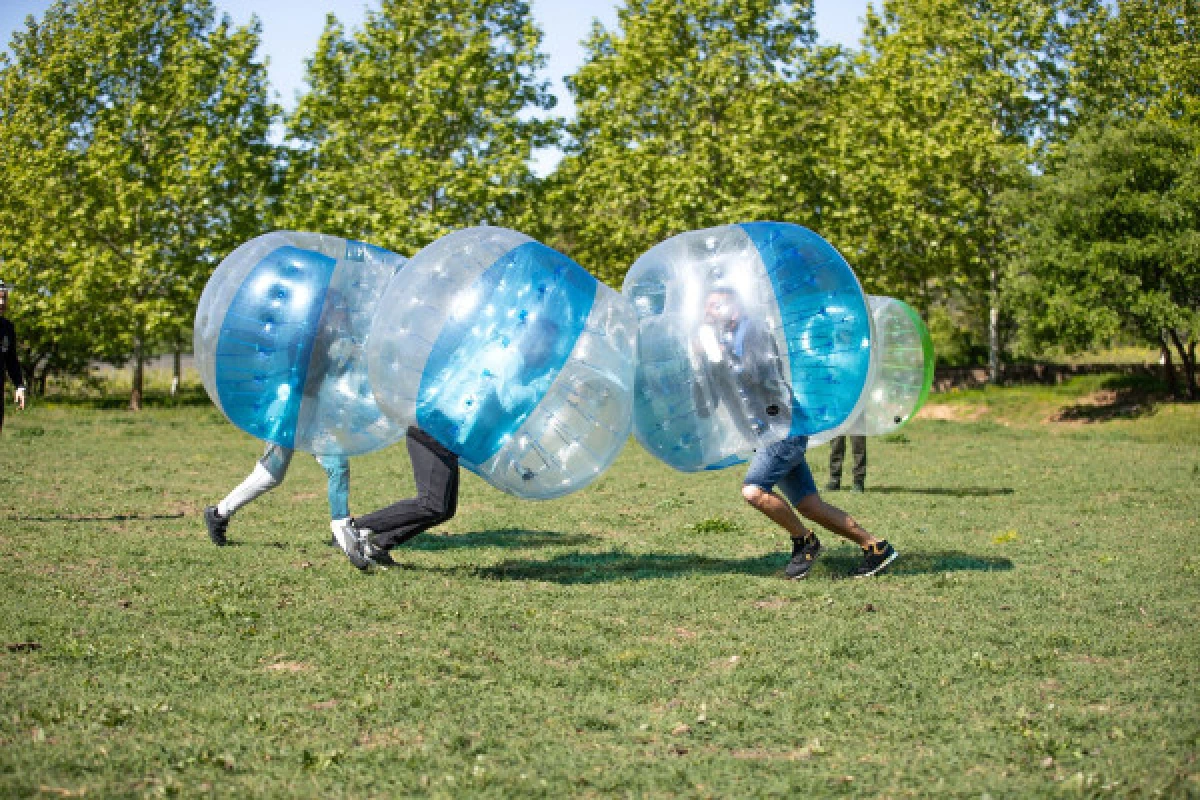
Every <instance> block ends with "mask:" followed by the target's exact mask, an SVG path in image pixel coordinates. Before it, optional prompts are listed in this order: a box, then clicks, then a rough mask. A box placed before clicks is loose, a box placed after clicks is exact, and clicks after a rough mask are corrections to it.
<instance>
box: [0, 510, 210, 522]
mask: <svg viewBox="0 0 1200 800" xmlns="http://www.w3.org/2000/svg"><path fill="white" fill-rule="evenodd" d="M185 516H187V515H186V514H184V513H183V512H182V511H177V512H175V513H173V514H138V513H133V514H55V515H54V516H50V517H25V516H14V517H7V519H10V520H12V521H13V522H127V521H129V520H134V519H181V518H183V517H185Z"/></svg>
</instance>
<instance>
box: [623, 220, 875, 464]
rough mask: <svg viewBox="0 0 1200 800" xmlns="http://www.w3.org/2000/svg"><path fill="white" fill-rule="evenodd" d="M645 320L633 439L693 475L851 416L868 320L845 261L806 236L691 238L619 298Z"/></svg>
mask: <svg viewBox="0 0 1200 800" xmlns="http://www.w3.org/2000/svg"><path fill="white" fill-rule="evenodd" d="M622 291H623V293H624V295H625V296H626V297H627V298H628V299H629V300H630V302H632V304H633V306H634V309H635V312H636V314H637V325H638V337H637V358H636V359H635V364H636V379H635V383H636V390H635V402H634V410H633V430H634V434H635V436H636V437H637V439H638V441H639V442H641V444H642V445H643V446H644V447H645V448H646V449H647V450H649V451H650V453H652V454H653V455H655V456H656V457H658V458H659V459H661V460H662V461H664V462H666V463H667V464H669V465H671V466H672V467H675V468H676V469H680V470H685V471H694V470H702V469H720V468H722V467H727V466H730V465H732V464H737V463H740V462H742V461H744V460H746V459H747V458H748V457H749V456H750V454H752V453H753V451H754V450H755V449H757V448H758V447H762V446H764V445H766V444H769V443H771V442H774V441H778V440H780V439H783V438H785V437H787V436H791V435H805V436H808V435H812V434H814V433H817V432H819V431H824V430H828V429H830V428H835V427H837V426H838V425H840V424H842V423H843V422H844V421H845V420H847V419H849V418H850V417H851V416H852V415H853V414H854V412H855V410H856V408H857V406H858V404H859V402H860V397H861V395H862V390H863V386H864V385H865V384H866V380H867V376H868V372H869V370H870V367H871V360H870V352H871V340H872V319H871V314H870V311H869V309H868V308H867V300H866V297H865V295H864V294H863V291H862V288H861V286H859V283H858V279H857V278H856V277H855V276H854V272H853V271H852V270H851V269H850V267H849V265H848V264H847V263H846V261H845V260H844V259H843V258H842V257H841V255H839V254H838V252H837V251H836V250H835V249H834V248H833V247H832V246H831V245H830V244H829V243H828V242H826V241H825V240H824V239H822V238H821V237H820V236H818V235H817V234H815V233H813V232H812V231H810V230H808V229H807V228H803V227H801V226H799V225H791V224H786V223H777V222H754V223H746V224H741V225H725V226H721V227H717V228H708V229H706V230H699V231H690V232H687V233H683V234H680V235H678V236H675V237H672V238H670V239H667V240H666V241H664V242H661V243H659V244H658V245H656V246H655V247H653V248H651V249H650V250H649V251H647V252H646V253H644V254H643V255H642V256H641V257H640V258H638V260H637V261H636V262H635V263H634V264H633V266H632V267H631V268H630V269H629V272H628V274H627V275H626V277H625V283H624V287H623V290H622Z"/></svg>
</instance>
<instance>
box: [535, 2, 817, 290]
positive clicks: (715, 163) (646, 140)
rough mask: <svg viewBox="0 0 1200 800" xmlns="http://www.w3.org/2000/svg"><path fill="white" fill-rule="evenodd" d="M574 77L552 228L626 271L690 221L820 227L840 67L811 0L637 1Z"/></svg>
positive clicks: (608, 266)
mask: <svg viewBox="0 0 1200 800" xmlns="http://www.w3.org/2000/svg"><path fill="white" fill-rule="evenodd" d="M618 20H619V25H618V29H617V30H611V31H610V30H606V29H605V28H604V27H603V26H601V25H600V24H599V23H597V24H595V26H594V27H593V29H592V32H591V35H590V37H589V38H588V40H587V42H586V47H587V51H588V56H587V61H586V63H585V64H584V65H583V66H582V67H581V68H580V69H579V71H578V72H576V73H575V74H574V75H573V76H570V77H569V78H568V79H567V84H568V86H569V88H570V89H571V91H572V93H573V95H574V97H575V103H576V108H577V116H576V119H575V121H574V122H573V123H572V124H571V125H570V126H569V128H568V130H569V134H570V141H569V143H568V146H567V155H566V157H565V158H564V159H563V161H562V162H561V163H560V165H559V168H558V169H557V170H556V172H555V174H554V175H552V176H551V178H550V179H549V181H548V186H547V189H546V198H547V199H546V201H545V208H546V210H547V212H548V213H547V216H546V217H545V218H544V220H543V222H544V225H545V229H546V232H545V235H546V237H547V238H548V240H549V241H551V242H553V243H554V244H556V245H557V246H559V247H560V248H562V249H564V250H566V251H567V252H570V253H572V254H573V255H574V256H575V257H576V258H577V259H579V260H580V261H581V263H583V264H584V265H585V266H587V267H588V268H589V269H590V270H592V272H593V273H594V274H596V275H597V276H598V277H600V278H602V279H603V280H606V281H609V282H610V283H613V284H619V283H620V281H621V279H622V277H623V275H624V273H625V271H626V270H627V269H628V267H629V265H630V264H631V263H632V262H633V261H634V260H635V259H636V258H637V256H638V255H639V254H640V253H642V252H643V251H645V250H646V249H648V248H649V247H651V246H652V245H654V244H655V243H656V242H658V241H660V240H662V239H664V238H666V237H668V236H671V235H674V234H676V233H679V232H681V231H684V230H691V229H696V228H703V227H706V226H710V225H717V224H722V223H728V222H739V221H746V220H755V219H777V220H786V221H795V222H801V223H804V224H807V225H810V226H812V227H814V228H818V229H819V228H820V221H819V220H820V214H821V212H822V210H823V207H824V206H823V199H824V196H825V192H824V185H823V184H822V182H821V179H822V173H821V172H820V171H819V170H818V163H819V160H820V152H821V150H822V148H823V145H824V142H825V141H827V139H828V137H829V132H828V127H829V124H830V121H829V120H828V118H827V117H826V116H825V112H826V111H827V108H828V105H829V101H828V94H829V93H830V91H831V87H832V85H833V82H834V76H835V74H836V69H837V66H838V55H837V51H836V50H828V49H822V48H817V47H816V46H815V45H814V42H815V38H816V37H815V32H814V30H813V26H812V4H811V2H809V0H801V1H800V2H784V1H783V0H628V2H627V3H626V4H625V5H624V6H623V7H622V8H620V9H619V10H618Z"/></svg>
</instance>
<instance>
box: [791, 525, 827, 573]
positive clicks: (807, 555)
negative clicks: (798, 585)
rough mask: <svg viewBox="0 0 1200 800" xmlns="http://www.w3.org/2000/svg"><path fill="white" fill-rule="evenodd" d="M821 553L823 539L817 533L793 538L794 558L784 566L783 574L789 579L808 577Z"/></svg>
mask: <svg viewBox="0 0 1200 800" xmlns="http://www.w3.org/2000/svg"><path fill="white" fill-rule="evenodd" d="M820 554H821V540H820V539H818V538H817V535H816V534H815V533H810V534H809V535H808V537H807V538H805V539H792V560H791V561H789V562H788V563H787V566H786V567H784V568H783V574H784V576H786V577H787V579H788V580H789V581H796V580H800V579H801V578H807V577H808V571H809V570H810V569H812V565H813V562H815V561H816V560H817V556H819V555H820Z"/></svg>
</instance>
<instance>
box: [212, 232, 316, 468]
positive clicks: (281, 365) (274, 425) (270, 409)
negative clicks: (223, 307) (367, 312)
mask: <svg viewBox="0 0 1200 800" xmlns="http://www.w3.org/2000/svg"><path fill="white" fill-rule="evenodd" d="M336 265H337V261H336V260H334V259H332V258H329V257H328V256H325V255H322V254H320V253H317V252H313V251H311V250H303V249H301V248H298V247H292V246H286V247H280V248H277V249H276V250H273V251H271V252H270V253H268V254H267V255H266V256H264V257H263V258H262V260H261V261H259V262H258V264H256V265H255V266H254V267H253V268H252V269H251V270H250V272H249V274H248V275H247V276H246V279H245V280H244V281H243V282H242V285H241V287H240V288H239V289H238V292H237V294H236V295H234V298H233V302H232V303H231V304H230V306H229V310H228V311H227V312H226V314H225V319H224V320H223V321H222V323H221V331H220V333H219V334H218V337H217V348H216V351H217V352H216V384H217V397H218V398H219V399H220V403H221V408H222V409H223V410H224V411H225V414H226V415H227V416H228V417H229V419H230V421H232V422H233V424H235V425H237V426H238V427H239V428H241V429H242V430H244V431H246V432H247V433H250V434H252V435H254V436H257V437H259V438H260V439H264V440H266V441H268V442H273V443H275V444H278V445H282V446H283V447H289V448H290V447H294V446H295V438H296V420H297V418H298V416H299V413H300V404H301V401H302V400H303V391H304V383H305V380H306V378H307V376H308V365H309V361H310V359H311V357H312V348H313V342H314V341H315V340H316V335H317V330H318V325H319V323H320V319H321V309H322V308H323V306H324V304H325V293H326V291H327V289H328V288H329V282H330V280H331V279H332V277H333V270H334V267H335V266H336Z"/></svg>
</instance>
